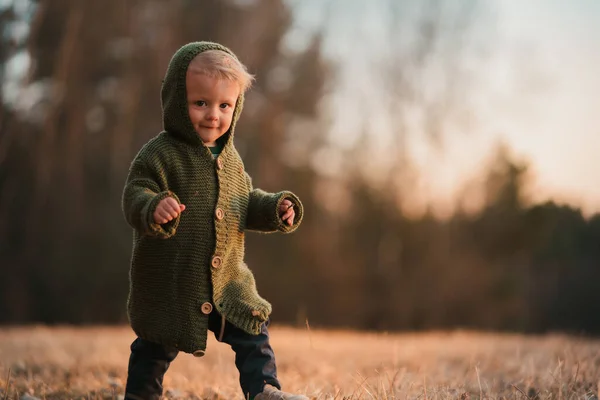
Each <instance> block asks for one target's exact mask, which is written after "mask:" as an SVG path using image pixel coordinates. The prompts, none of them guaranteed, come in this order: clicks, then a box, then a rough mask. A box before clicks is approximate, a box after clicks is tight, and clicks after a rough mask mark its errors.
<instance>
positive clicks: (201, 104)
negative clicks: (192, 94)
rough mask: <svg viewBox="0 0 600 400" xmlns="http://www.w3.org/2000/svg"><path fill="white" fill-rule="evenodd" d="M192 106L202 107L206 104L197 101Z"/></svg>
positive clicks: (202, 101)
mask: <svg viewBox="0 0 600 400" xmlns="http://www.w3.org/2000/svg"><path fill="white" fill-rule="evenodd" d="M194 104H195V105H197V106H198V107H204V106H205V105H206V102H205V101H204V100H197V101H195V102H194Z"/></svg>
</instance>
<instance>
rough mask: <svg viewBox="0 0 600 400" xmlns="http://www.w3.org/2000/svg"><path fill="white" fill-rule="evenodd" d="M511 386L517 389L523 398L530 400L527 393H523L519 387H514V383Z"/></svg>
mask: <svg viewBox="0 0 600 400" xmlns="http://www.w3.org/2000/svg"><path fill="white" fill-rule="evenodd" d="M510 386H512V387H514V388H515V389H517V390H518V391H519V392H521V394H522V395H523V396H525V397H526V398H528V399H529V396H527V393H525V392H524V391H522V390H521V389H520V388H519V387H518V386H515V385H513V384H512V383H511V385H510Z"/></svg>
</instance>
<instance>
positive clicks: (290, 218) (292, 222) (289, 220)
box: [287, 215, 294, 226]
mask: <svg viewBox="0 0 600 400" xmlns="http://www.w3.org/2000/svg"><path fill="white" fill-rule="evenodd" d="M287 223H288V225H289V226H292V225H294V215H292V216H291V217H289V218H288V219H287Z"/></svg>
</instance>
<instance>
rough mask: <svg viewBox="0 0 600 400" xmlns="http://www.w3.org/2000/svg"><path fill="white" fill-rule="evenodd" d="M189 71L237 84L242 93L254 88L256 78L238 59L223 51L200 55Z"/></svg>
mask: <svg viewBox="0 0 600 400" xmlns="http://www.w3.org/2000/svg"><path fill="white" fill-rule="evenodd" d="M188 71H189V72H191V73H195V74H205V75H207V76H210V77H211V78H217V79H225V80H228V81H232V82H237V83H238V84H239V85H240V91H241V93H244V92H246V91H247V90H248V89H250V87H251V86H252V81H254V76H253V75H251V74H250V73H249V72H248V70H247V69H246V66H244V64H242V63H241V62H240V61H239V60H238V59H237V58H235V57H233V56H232V55H231V54H229V53H227V52H225V51H222V50H206V51H203V52H202V53H200V54H198V55H197V56H196V57H194V59H193V60H192V61H191V62H190V65H189V67H188Z"/></svg>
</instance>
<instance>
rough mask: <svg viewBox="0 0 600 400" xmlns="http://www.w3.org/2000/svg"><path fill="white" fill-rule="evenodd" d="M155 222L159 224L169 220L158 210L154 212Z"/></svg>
mask: <svg viewBox="0 0 600 400" xmlns="http://www.w3.org/2000/svg"><path fill="white" fill-rule="evenodd" d="M154 222H155V223H157V224H164V223H166V222H167V220H166V219H165V218H164V217H162V216H161V215H160V213H159V212H158V211H157V212H155V213H154Z"/></svg>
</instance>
